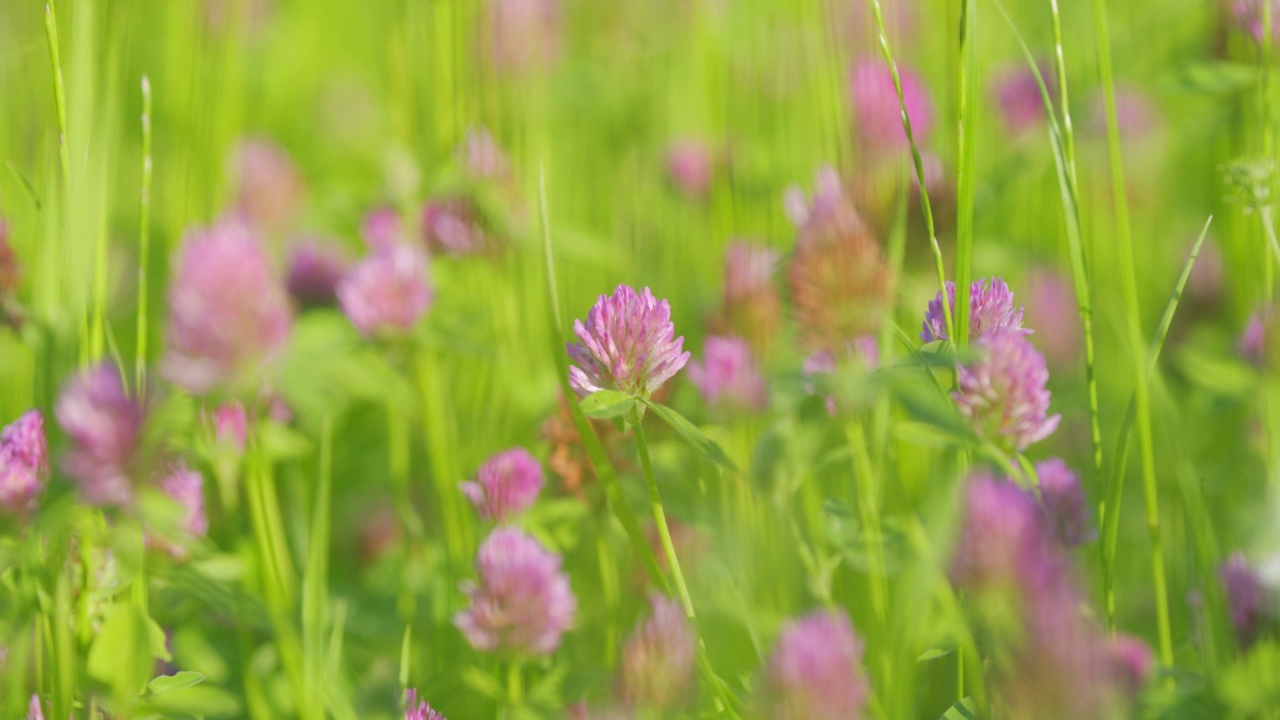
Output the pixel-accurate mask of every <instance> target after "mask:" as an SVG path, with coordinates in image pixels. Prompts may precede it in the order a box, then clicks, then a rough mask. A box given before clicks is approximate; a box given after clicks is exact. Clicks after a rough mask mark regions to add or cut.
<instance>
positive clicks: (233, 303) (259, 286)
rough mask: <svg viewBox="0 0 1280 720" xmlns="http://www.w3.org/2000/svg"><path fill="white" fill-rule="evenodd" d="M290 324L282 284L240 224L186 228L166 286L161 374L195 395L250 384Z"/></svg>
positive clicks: (280, 344) (279, 347) (274, 352)
mask: <svg viewBox="0 0 1280 720" xmlns="http://www.w3.org/2000/svg"><path fill="white" fill-rule="evenodd" d="M292 322H293V321H292V318H291V317H290V308H289V301H288V299H287V298H286V296H285V292H284V288H283V287H282V286H281V284H280V283H279V282H277V280H276V278H275V276H274V273H273V272H272V270H271V264H270V263H269V262H268V260H267V256H266V253H265V252H264V251H263V248H262V246H261V245H260V244H259V242H258V240H257V237H256V236H255V235H254V234H253V232H252V231H251V230H250V229H249V228H248V227H247V226H245V225H242V224H240V223H235V222H223V223H220V224H218V225H215V226H213V227H212V228H209V229H207V230H205V229H200V230H195V231H192V232H191V233H189V234H188V236H187V238H186V239H185V240H184V242H183V246H182V250H181V254H180V256H179V258H178V265H177V268H176V271H175V274H174V278H173V282H172V284H171V285H170V286H169V332H168V337H167V348H166V352H165V356H164V359H163V360H162V361H161V372H162V373H163V374H164V376H165V377H166V378H167V379H169V380H170V381H171V382H173V383H174V384H175V385H178V386H179V387H181V388H183V389H184V390H187V391H188V392H191V393H195V394H204V393H207V392H210V391H212V390H215V389H221V390H230V391H233V392H234V391H236V390H245V389H251V388H253V387H255V386H256V383H258V382H260V381H261V377H260V376H261V373H262V372H263V369H264V366H266V365H267V364H268V363H269V362H270V361H272V360H273V359H274V358H275V357H276V356H277V355H278V354H279V352H280V351H281V350H282V349H283V347H284V344H285V342H286V340H288V337H289V330H290V327H291V325H292Z"/></svg>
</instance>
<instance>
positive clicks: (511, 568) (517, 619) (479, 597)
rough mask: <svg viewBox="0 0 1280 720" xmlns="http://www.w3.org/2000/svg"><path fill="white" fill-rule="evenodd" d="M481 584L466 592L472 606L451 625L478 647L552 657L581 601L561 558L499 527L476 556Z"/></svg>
mask: <svg viewBox="0 0 1280 720" xmlns="http://www.w3.org/2000/svg"><path fill="white" fill-rule="evenodd" d="M476 567H477V571H478V573H479V576H480V577H479V582H478V583H474V584H473V583H467V584H464V586H463V591H464V592H465V593H466V595H467V597H468V599H469V600H470V602H471V604H470V606H469V607H468V608H467V609H466V610H464V611H462V612H460V613H458V614H457V615H455V616H454V619H453V623H454V625H456V626H457V627H458V629H459V630H461V631H462V634H463V635H464V636H465V637H466V638H467V642H469V643H470V644H471V646H472V647H473V648H475V649H477V650H484V651H489V652H503V653H512V654H516V655H531V656H539V655H548V654H550V653H551V652H553V651H554V650H555V649H556V648H557V647H559V646H560V636H561V635H562V634H563V633H564V632H565V630H567V629H568V628H569V626H570V624H571V623H572V622H573V616H574V613H575V612H576V611H577V600H576V599H575V598H574V596H573V591H572V589H571V588H570V587H569V577H568V576H567V575H565V574H564V572H563V571H561V569H560V556H559V555H556V554H555V553H553V552H551V551H549V550H547V549H546V548H544V547H542V545H540V544H538V541H537V540H534V539H533V538H532V537H530V536H528V535H526V534H525V533H524V531H522V530H518V529H515V528H508V527H504V528H499V529H497V530H495V531H493V533H492V534H490V535H489V537H488V538H486V539H485V541H484V542H483V543H481V545H480V550H479V551H478V552H477V554H476Z"/></svg>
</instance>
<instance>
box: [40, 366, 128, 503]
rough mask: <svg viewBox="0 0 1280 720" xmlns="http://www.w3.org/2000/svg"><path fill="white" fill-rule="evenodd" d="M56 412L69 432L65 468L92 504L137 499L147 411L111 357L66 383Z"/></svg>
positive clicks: (125, 501)
mask: <svg viewBox="0 0 1280 720" xmlns="http://www.w3.org/2000/svg"><path fill="white" fill-rule="evenodd" d="M54 414H55V415H56V416H57V418H58V423H59V424H60V425H61V426H62V429H63V430H64V431H66V433H67V435H68V437H70V438H71V443H72V447H71V451H70V452H69V453H68V454H67V456H66V457H65V458H64V459H63V469H64V470H65V471H66V473H67V474H68V475H70V476H71V477H72V478H73V479H75V480H76V481H77V482H79V484H80V495H81V496H82V497H83V498H84V499H85V501H86V502H89V503H91V504H94V505H124V504H127V503H129V502H130V501H131V500H132V499H133V481H132V476H133V472H134V468H133V467H132V465H133V464H134V460H135V455H136V454H137V449H138V439H139V436H140V434H141V431H142V424H143V420H144V418H145V411H144V408H143V407H142V405H140V404H139V403H138V402H137V401H136V400H134V399H133V398H130V397H129V395H128V394H127V393H126V392H125V388H124V384H123V383H122V382H121V380H120V374H119V373H118V372H117V371H116V369H115V368H114V367H113V366H111V365H110V364H108V363H102V364H100V365H98V366H96V367H94V368H91V369H89V370H86V371H84V372H82V373H81V374H80V375H78V376H76V377H75V378H73V379H72V380H71V381H70V382H68V383H67V385H66V387H64V388H63V390H62V394H61V395H60V396H59V397H58V403H57V406H56V408H55V411H54Z"/></svg>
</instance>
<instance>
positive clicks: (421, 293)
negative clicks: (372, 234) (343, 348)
mask: <svg viewBox="0 0 1280 720" xmlns="http://www.w3.org/2000/svg"><path fill="white" fill-rule="evenodd" d="M337 295H338V303H339V305H341V307H342V312H343V313H345V314H346V316H347V318H348V319H350V320H351V324H352V325H354V326H355V327H356V329H357V330H359V331H360V333H361V334H362V335H366V336H375V335H380V334H384V333H403V332H408V331H409V330H412V329H413V326H414V325H415V324H417V322H418V319H419V318H420V317H422V314H423V313H424V312H426V310H427V308H428V307H430V305H431V300H432V293H431V288H430V286H428V284H427V258H426V256H425V255H424V254H423V253H422V251H420V250H418V249H417V248H415V247H413V246H411V245H406V244H403V243H402V244H397V245H396V246H395V247H392V248H390V249H387V250H383V251H377V250H375V251H373V252H372V253H370V254H369V255H368V256H366V257H365V258H364V260H361V261H360V263H359V264H357V265H356V266H355V267H354V268H352V269H351V270H350V271H349V272H348V273H347V275H346V276H345V277H344V278H342V280H341V281H340V282H339V283H338V287H337Z"/></svg>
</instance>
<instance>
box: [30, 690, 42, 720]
mask: <svg viewBox="0 0 1280 720" xmlns="http://www.w3.org/2000/svg"><path fill="white" fill-rule="evenodd" d="M27 720H44V707H42V706H41V705H40V696H39V695H37V694H36V693H31V702H30V703H28V704H27Z"/></svg>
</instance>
